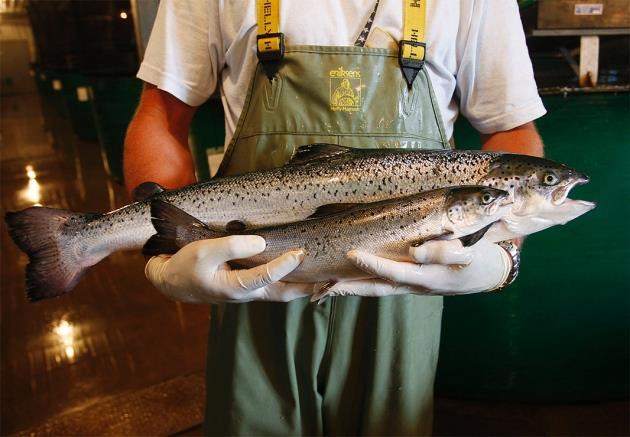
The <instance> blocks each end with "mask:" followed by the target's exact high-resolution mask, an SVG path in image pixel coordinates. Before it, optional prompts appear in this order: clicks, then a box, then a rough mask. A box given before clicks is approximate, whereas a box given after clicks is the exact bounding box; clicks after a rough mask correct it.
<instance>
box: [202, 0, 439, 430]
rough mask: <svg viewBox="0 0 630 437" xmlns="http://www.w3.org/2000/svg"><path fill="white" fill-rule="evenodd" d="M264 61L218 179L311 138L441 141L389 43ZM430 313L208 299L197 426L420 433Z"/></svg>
mask: <svg viewBox="0 0 630 437" xmlns="http://www.w3.org/2000/svg"><path fill="white" fill-rule="evenodd" d="M267 2H268V1H267ZM411 3H414V4H415V3H417V1H415V2H414V1H411ZM259 18H260V13H259ZM260 28H261V24H260V22H259V31H260ZM268 33H269V32H268ZM275 35H279V34H272V36H275ZM259 40H260V37H259ZM278 46H279V44H277V45H276V47H278ZM261 59H262V58H261ZM274 62H277V61H274ZM268 67H269V65H268V64H265V63H264V62H261V63H259V64H258V67H257V69H256V72H255V74H254V77H253V79H252V82H251V85H250V88H249V90H248V94H247V99H246V101H245V106H244V108H243V112H242V114H241V116H240V119H239V122H238V125H237V129H236V132H235V134H234V137H233V139H232V141H231V143H230V145H229V146H228V148H227V150H226V154H225V158H224V161H223V162H222V164H221V167H220V170H219V172H220V174H222V175H228V174H238V173H243V172H247V171H252V170H257V169H264V168H269V167H274V166H280V165H283V164H284V163H286V162H287V160H288V159H289V158H290V157H291V155H292V153H293V151H294V150H295V148H296V147H298V146H300V145H303V144H309V143H315V142H329V143H337V144H342V145H346V146H351V147H370V148H374V147H408V148H425V149H436V148H447V147H448V142H447V139H446V138H445V136H444V128H443V126H442V121H441V117H440V114H439V109H438V108H437V105H436V102H435V98H434V95H433V90H432V88H431V84H430V81H429V77H428V75H427V73H426V70H425V69H419V72H418V73H417V77H415V80H414V81H413V84H412V86H411V88H410V87H409V86H408V83H407V81H406V78H405V76H404V75H403V73H402V72H401V67H400V65H399V58H398V52H397V51H391V50H387V49H367V48H362V47H320V46H295V47H287V49H286V50H285V51H284V56H283V57H282V59H281V61H279V62H277V64H276V65H275V66H272V67H271V70H273V72H272V74H269V70H270V69H269V68H268ZM416 71H417V70H416ZM268 75H269V76H271V77H273V80H270V79H269V77H268ZM441 315H442V299H441V298H440V297H427V296H392V297H386V298H358V297H340V298H331V299H328V300H327V301H326V302H325V303H324V304H321V305H317V304H312V303H310V302H309V299H308V298H304V299H298V300H296V301H293V302H290V303H286V304H285V303H262V302H257V303H256V302H254V303H247V304H226V305H220V306H213V310H212V319H211V328H210V342H209V347H208V363H207V389H206V391H207V405H206V422H205V432H206V433H207V434H217V435H321V434H334V435H358V434H369V435H375V434H378V435H407V434H415V435H418V434H429V433H430V432H431V426H432V406H433V399H432V398H433V382H434V376H435V367H436V364H437V355H438V347H439V336H440V322H441Z"/></svg>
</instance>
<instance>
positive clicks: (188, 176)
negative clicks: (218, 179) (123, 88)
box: [124, 87, 195, 193]
mask: <svg viewBox="0 0 630 437" xmlns="http://www.w3.org/2000/svg"><path fill="white" fill-rule="evenodd" d="M165 94H166V93H164V92H163V91H159V90H157V89H155V88H154V87H147V89H145V91H144V92H143V96H142V100H141V102H140V106H139V107H138V111H137V112H136V114H135V116H134V118H133V120H132V122H131V124H130V125H129V129H128V130H127V136H126V138H125V151H124V172H125V185H126V187H127V191H128V192H129V193H131V191H132V190H133V189H134V188H135V187H136V186H138V185H139V184H141V183H142V182H145V181H153V182H157V183H159V184H160V185H163V186H164V187H167V188H176V187H181V186H183V185H188V184H191V183H193V182H194V181H195V176H194V167H193V161H192V156H191V154H190V151H189V149H188V129H189V126H190V122H191V120H192V115H193V114H194V108H190V107H188V108H190V109H188V108H185V107H184V109H183V111H178V110H175V111H174V112H175V113H174V114H173V109H172V106H170V107H169V105H173V104H174V105H175V107H176V108H179V106H181V105H184V104H183V103H182V102H179V101H177V102H175V103H173V102H172V101H171V100H172V99H175V98H174V97H172V96H168V95H165Z"/></svg>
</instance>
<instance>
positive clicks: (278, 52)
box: [256, 32, 284, 80]
mask: <svg viewBox="0 0 630 437" xmlns="http://www.w3.org/2000/svg"><path fill="white" fill-rule="evenodd" d="M261 47H265V48H267V49H263V50H261ZM256 55H257V56H258V60H259V61H260V63H261V65H262V68H263V70H264V71H265V73H266V74H267V77H268V78H269V80H271V79H273V76H275V75H276V73H277V72H278V68H280V61H281V60H282V58H284V33H282V32H279V33H265V34H262V35H257V36H256Z"/></svg>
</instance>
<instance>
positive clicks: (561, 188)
mask: <svg viewBox="0 0 630 437" xmlns="http://www.w3.org/2000/svg"><path fill="white" fill-rule="evenodd" d="M589 181H590V178H589V177H588V176H586V175H585V174H581V173H578V174H577V175H575V176H573V177H571V178H569V179H567V180H566V181H565V182H562V183H560V184H558V187H557V188H556V189H555V190H554V191H553V192H552V193H551V203H552V204H553V205H554V206H558V205H562V204H563V203H564V202H565V201H566V200H567V197H568V195H569V193H570V192H571V190H572V189H573V188H574V187H576V186H578V185H584V184H587V183H588V182H589Z"/></svg>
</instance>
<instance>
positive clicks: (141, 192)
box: [131, 182, 164, 202]
mask: <svg viewBox="0 0 630 437" xmlns="http://www.w3.org/2000/svg"><path fill="white" fill-rule="evenodd" d="M163 191H164V187H163V186H161V185H160V184H158V183H156V182H143V183H141V184H140V185H138V186H137V187H136V188H134V189H133V192H132V193H131V197H132V198H133V200H134V202H141V201H143V200H147V199H148V198H149V197H151V196H154V195H156V194H158V193H161V192H163Z"/></svg>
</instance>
